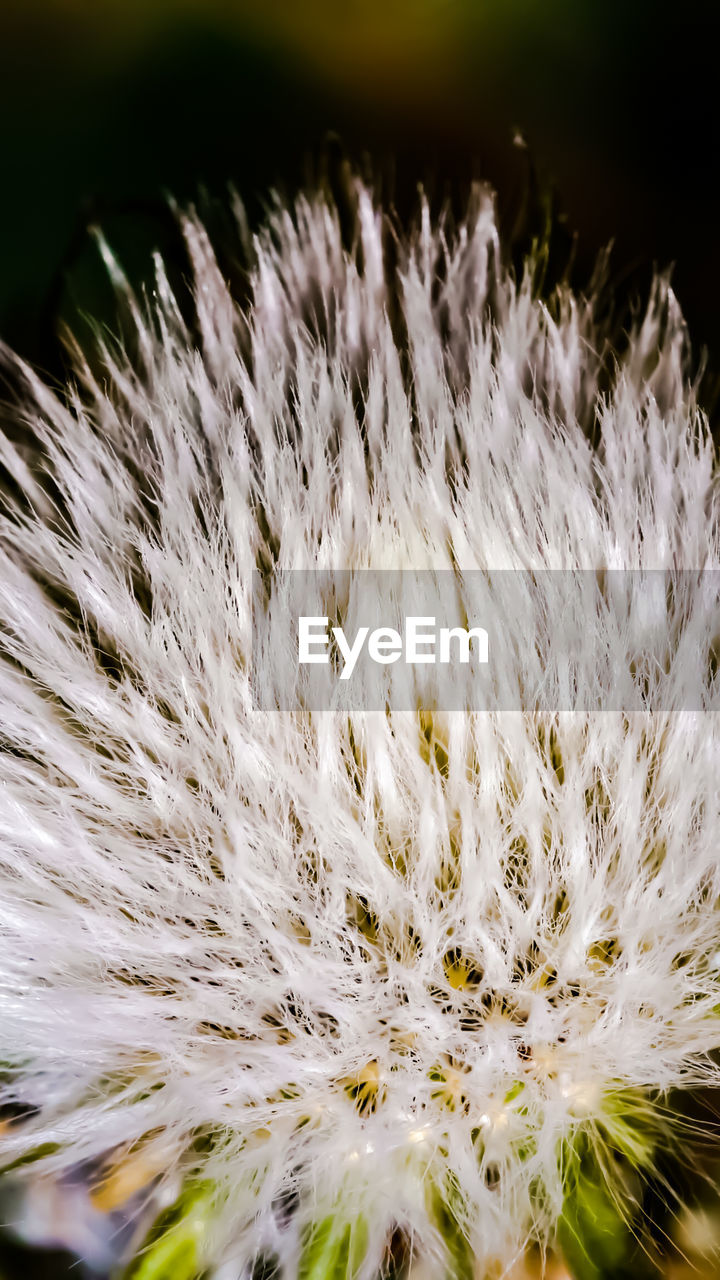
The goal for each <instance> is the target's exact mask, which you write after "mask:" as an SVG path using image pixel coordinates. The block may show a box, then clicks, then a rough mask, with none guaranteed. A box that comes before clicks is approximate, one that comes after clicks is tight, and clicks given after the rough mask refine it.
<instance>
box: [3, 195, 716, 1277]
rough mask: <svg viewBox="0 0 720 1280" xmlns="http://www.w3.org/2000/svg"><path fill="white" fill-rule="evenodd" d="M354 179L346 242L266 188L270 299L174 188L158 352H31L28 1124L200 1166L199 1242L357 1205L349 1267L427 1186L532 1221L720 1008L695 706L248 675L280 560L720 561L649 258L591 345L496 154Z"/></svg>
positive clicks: (24, 559) (105, 1161)
mask: <svg viewBox="0 0 720 1280" xmlns="http://www.w3.org/2000/svg"><path fill="white" fill-rule="evenodd" d="M355 200H356V209H355V220H354V226H355V231H354V236H355V239H354V240H353V242H352V243H351V244H348V242H347V241H346V240H344V239H343V235H342V232H341V227H340V220H339V216H338V214H337V211H336V210H335V209H334V207H333V206H332V205H331V204H329V203H328V202H327V201H326V200H324V199H321V198H319V197H318V198H316V199H300V200H299V201H298V202H297V204H296V205H295V206H294V208H293V209H288V208H285V207H284V206H283V205H281V204H279V203H278V204H277V205H276V207H275V208H274V211H272V212H271V214H270V217H269V221H268V224H267V226H266V227H265V229H264V230H263V231H262V232H260V233H259V234H258V236H257V237H256V239H255V242H254V262H253V266H252V273H251V286H252V287H251V295H252V304H251V305H250V306H249V307H248V308H246V309H245V310H244V311H242V310H241V309H240V308H239V307H238V306H237V305H236V304H235V302H234V301H233V299H232V297H231V295H230V292H229V289H228V287H227V285H226V283H225V281H224V279H223V277H222V275H221V273H220V270H219V268H218V265H217V262H216V259H215V257H214V255H213V251H212V248H211V246H210V243H209V241H208V238H207V235H206V233H205V231H204V229H203V227H202V226H201V225H200V223H199V222H198V221H197V219H196V218H195V217H194V216H193V215H188V216H186V217H184V219H183V230H184V234H185V237H186V242H187V245H188V251H189V254H190V257H191V260H192V263H193V267H194V272H195V280H196V293H195V299H196V310H197V326H198V334H199V337H198V336H197V335H195V334H194V332H192V331H191V330H190V329H189V327H188V324H187V323H186V321H185V320H184V319H183V318H182V316H181V313H180V309H179V307H178V305H177V302H176V300H175V298H174V296H173V293H172V290H171V288H170V285H169V283H168V280H167V278H166V275H165V271H164V267H163V265H162V263H161V262H160V261H158V263H157V268H156V269H157V282H156V288H155V291H154V294H153V297H152V301H151V303H150V304H148V305H147V306H144V305H141V304H140V303H138V302H137V301H136V300H135V299H134V297H133V295H132V294H131V292H130V291H129V290H128V289H127V288H126V286H125V285H124V284H123V283H122V278H121V277H118V275H117V269H116V267H115V266H114V265H113V276H114V278H115V279H116V282H117V284H118V288H119V289H120V290H121V293H122V297H123V302H124V305H125V307H126V308H127V309H128V312H129V314H130V315H131V317H132V322H133V325H134V334H135V339H134V348H135V352H134V354H133V356H132V357H131V356H130V355H129V354H127V353H126V351H125V350H124V349H122V348H121V347H119V346H116V345H112V344H110V343H109V342H108V343H107V344H106V345H105V347H104V349H103V352H102V358H103V373H102V376H100V375H98V374H97V373H95V372H93V371H92V370H91V367H90V365H89V364H88V363H86V362H85V361H84V359H83V357H82V355H81V353H80V352H79V351H78V352H76V353H75V358H76V362H77V364H76V381H75V383H74V384H73V386H72V387H70V388H68V390H67V392H66V393H65V394H63V395H59V394H55V393H54V392H52V391H50V390H49V389H48V388H47V387H46V386H44V385H43V383H42V382H41V380H40V379H39V378H38V377H37V376H36V375H35V374H34V373H33V372H32V371H31V370H30V369H28V368H27V367H25V366H23V365H21V364H20V363H19V362H18V361H16V360H15V359H14V358H13V357H11V356H10V355H8V354H6V355H5V356H4V359H5V360H6V361H7V362H9V363H10V364H11V365H12V367H13V370H14V376H15V377H16V379H18V380H19V381H20V383H21V385H22V403H21V408H20V411H19V413H20V418H21V420H22V422H23V424H24V425H25V427H26V433H25V436H24V437H23V439H22V441H19V440H18V438H17V437H18V433H17V432H12V431H10V432H8V433H6V435H5V436H3V437H2V438H1V439H0V463H1V464H2V467H3V468H4V476H5V479H4V484H3V489H2V503H3V511H2V524H1V526H0V558H1V564H0V607H1V609H2V618H3V637H2V648H3V661H2V665H1V666H0V696H1V697H2V702H3V707H4V724H3V728H2V732H3V737H4V743H5V751H4V754H3V755H2V763H1V765H0V768H1V769H2V787H1V788H0V827H1V830H2V842H1V844H0V879H1V881H2V908H1V909H0V919H1V920H2V929H1V930H0V972H1V973H2V975H3V977H2V986H1V988H0V1014H1V1017H0V1035H1V1037H2V1048H0V1059H2V1062H3V1064H7V1069H6V1070H4V1073H3V1077H2V1084H1V1086H0V1088H1V1089H2V1094H3V1097H4V1099H5V1100H6V1101H7V1102H18V1101H19V1102H21V1103H22V1104H24V1105H25V1106H26V1107H27V1112H28V1114H27V1118H26V1119H25V1120H24V1122H23V1123H22V1124H18V1125H14V1126H11V1127H9V1128H8V1129H7V1130H6V1132H4V1133H3V1134H2V1148H3V1153H4V1162H5V1163H7V1162H9V1161H11V1160H12V1159H14V1158H20V1157H21V1156H22V1155H23V1154H24V1153H25V1154H26V1153H28V1152H31V1151H37V1150H38V1149H40V1148H43V1150H44V1152H45V1154H44V1156H43V1166H42V1167H43V1168H45V1169H47V1171H48V1172H49V1173H52V1174H55V1175H56V1176H63V1175H64V1174H66V1173H67V1171H68V1170H71V1169H73V1168H76V1167H78V1166H81V1165H82V1166H84V1167H87V1168H90V1169H93V1170H95V1171H96V1173H95V1175H94V1176H95V1177H96V1179H97V1183H98V1188H97V1192H96V1200H97V1202H98V1204H100V1205H102V1204H103V1203H107V1204H108V1205H109V1204H111V1203H112V1204H113V1205H115V1203H116V1199H115V1197H116V1196H118V1195H122V1194H124V1188H127V1190H128V1194H131V1193H132V1194H141V1195H142V1194H144V1192H143V1190H142V1184H143V1183H144V1180H145V1179H144V1173H143V1171H144V1170H146V1171H147V1178H148V1180H149V1181H148V1182H147V1184H146V1187H145V1193H146V1194H147V1195H148V1196H151V1195H152V1187H153V1186H155V1188H156V1194H157V1195H158V1196H161V1195H162V1188H163V1187H164V1186H166V1185H168V1184H169V1182H170V1181H172V1179H177V1178H178V1177H181V1178H182V1177H185V1176H186V1174H187V1171H190V1173H191V1174H192V1176H193V1177H196V1178H200V1179H202V1180H203V1184H202V1185H208V1186H211V1187H212V1188H213V1192H212V1204H213V1212H212V1214H210V1216H209V1219H208V1215H207V1214H206V1212H205V1206H206V1201H205V1200H203V1199H202V1198H200V1199H199V1200H198V1201H197V1203H198V1205H199V1206H200V1208H199V1209H198V1211H197V1212H198V1214H199V1216H197V1217H192V1216H191V1217H190V1219H189V1221H191V1223H195V1222H197V1230H196V1234H197V1235H198V1236H200V1235H202V1236H203V1243H202V1248H203V1250H205V1255H204V1256H205V1257H206V1258H207V1259H209V1261H210V1262H211V1263H212V1264H215V1263H220V1262H221V1261H222V1260H223V1258H226V1257H232V1258H233V1259H234V1260H236V1261H237V1262H238V1264H239V1265H240V1266H249V1265H250V1264H251V1262H252V1259H253V1258H254V1257H255V1256H256V1255H257V1254H258V1253H259V1252H260V1251H261V1250H262V1249H265V1248H268V1249H271V1250H272V1251H273V1252H275V1253H276V1254H277V1256H278V1257H279V1258H280V1262H281V1264H282V1266H283V1267H284V1268H285V1274H286V1275H287V1276H288V1277H289V1276H292V1275H293V1274H295V1273H296V1270H297V1258H298V1250H299V1249H300V1247H301V1245H300V1242H301V1238H302V1233H303V1231H304V1230H305V1229H306V1227H307V1224H308V1223H312V1222H317V1221H318V1220H319V1219H322V1218H323V1215H324V1214H327V1213H335V1212H337V1213H340V1215H341V1216H342V1212H344V1211H345V1210H344V1209H342V1208H340V1209H339V1208H338V1206H339V1205H340V1206H349V1208H348V1209H347V1212H348V1213H350V1212H352V1214H354V1215H356V1216H357V1217H358V1218H360V1217H362V1218H363V1219H364V1221H365V1223H366V1224H367V1241H366V1247H365V1249H364V1252H363V1256H362V1261H361V1263H360V1264H359V1267H360V1273H361V1274H363V1275H365V1274H367V1275H368V1276H370V1275H372V1274H373V1269H374V1270H375V1271H376V1270H377V1268H378V1267H379V1265H380V1263H381V1261H382V1258H383V1256H384V1250H385V1248H386V1246H387V1242H388V1240H389V1238H390V1236H391V1234H392V1232H393V1231H394V1230H395V1229H397V1228H400V1229H402V1230H403V1231H404V1232H406V1234H407V1235H408V1237H409V1238H411V1239H412V1240H413V1249H414V1256H416V1257H418V1258H426V1259H427V1258H429V1259H431V1260H432V1259H434V1258H435V1259H436V1258H438V1257H439V1256H440V1251H441V1249H442V1235H443V1230H442V1228H441V1225H439V1220H438V1213H437V1211H436V1208H434V1207H433V1202H432V1200H431V1196H430V1193H429V1189H431V1188H433V1187H435V1188H438V1189H439V1194H440V1198H441V1200H442V1201H443V1202H444V1203H446V1204H448V1205H450V1206H451V1211H452V1214H453V1216H454V1218H455V1219H456V1221H457V1226H458V1230H459V1232H460V1233H461V1235H462V1236H463V1237H464V1238H465V1239H466V1240H467V1241H468V1242H469V1247H470V1248H471V1249H472V1251H473V1252H474V1253H475V1254H476V1255H477V1257H478V1258H480V1259H483V1258H485V1259H488V1260H489V1259H498V1258H499V1259H504V1260H505V1262H508V1261H510V1260H512V1258H513V1257H514V1256H515V1255H516V1254H517V1253H518V1251H519V1250H520V1249H521V1248H522V1247H523V1245H524V1244H525V1243H526V1242H527V1241H528V1240H529V1239H538V1240H540V1241H541V1242H543V1241H545V1240H546V1239H547V1238H548V1237H549V1235H550V1233H551V1232H552V1230H553V1227H554V1224H555V1222H556V1220H557V1217H558V1215H559V1213H560V1210H561V1207H562V1203H563V1195H564V1189H563V1169H562V1159H561V1156H560V1155H559V1153H560V1152H561V1151H562V1149H563V1144H564V1143H567V1142H569V1141H571V1139H572V1136H573V1134H574V1133H576V1132H577V1130H578V1129H579V1128H580V1127H582V1126H585V1127H586V1128H587V1130H588V1131H589V1132H592V1133H594V1134H595V1137H596V1139H597V1141H598V1142H601V1143H602V1142H606V1143H607V1144H608V1145H609V1146H612V1144H613V1141H614V1140H615V1139H614V1138H613V1134H614V1133H615V1132H616V1131H615V1130H613V1125H614V1124H616V1119H615V1110H614V1107H615V1103H614V1102H613V1099H617V1098H625V1099H626V1100H627V1099H630V1098H635V1099H638V1098H639V1099H643V1098H646V1097H650V1096H656V1095H658V1094H662V1093H663V1092H665V1091H667V1090H669V1089H670V1088H673V1087H676V1086H689V1085H692V1084H696V1083H704V1082H708V1081H713V1080H715V1078H716V1075H717V1068H716V1066H715V1065H714V1059H713V1058H712V1057H711V1054H712V1053H713V1051H714V1050H716V1049H717V1048H718V1045H719V1044H720V1023H719V1021H718V1015H717V1009H718V1005H719V1004H720V1000H719V999H718V977H717V971H718V955H719V954H720V952H718V915H717V902H718V900H719V894H720V871H719V869H718V834H719V832H720V814H719V812H718V798H717V785H716V748H717V728H716V721H715V719H714V718H713V717H711V716H707V715H702V714H695V713H692V712H688V711H683V710H682V708H681V706H680V705H679V704H676V703H673V700H672V696H671V695H668V710H667V712H666V713H664V714H663V715H658V716H655V717H650V718H648V717H644V718H640V717H638V718H636V719H633V718H632V717H628V716H625V715H623V714H620V713H617V714H616V713H610V712H604V713H602V714H600V713H598V714H597V715H595V716H588V715H578V714H573V713H562V714H558V715H556V716H554V717H546V718H545V719H544V720H543V719H541V720H540V721H538V718H537V717H536V716H534V715H533V714H532V713H531V712H529V711H528V712H522V713H517V714H514V713H507V714H479V713H478V714H475V713H470V712H468V713H445V714H443V713H442V712H437V713H433V714H432V715H428V716H426V717H424V718H423V717H422V716H420V715H418V714H413V713H400V712H398V713H393V714H384V713H371V712H367V713H363V714H360V713H358V714H357V715H354V716H350V717H344V718H343V717H340V716H333V715H332V714H320V715H317V716H311V715H302V714H298V713H292V712H286V713H283V712H278V713H272V714H269V713H265V712H262V711H260V710H258V709H257V707H256V706H254V704H253V700H252V694H251V687H250V667H251V626H250V622H251V618H250V613H251V607H250V602H251V583H250V579H251V574H252V571H253V569H255V568H257V567H258V565H261V564H263V565H270V564H272V565H276V566H279V567H282V568H287V569H292V568H294V569H299V568H314V567H327V568H341V569H362V568H367V567H371V568H389V567H392V568H414V569H453V570H455V571H456V572H457V573H458V581H459V583H461V581H462V572H463V571H469V570H473V569H476V568H482V567H492V568H495V569H502V568H508V569H512V568H515V569H568V568H582V569H598V570H599V569H613V568H617V569H630V568H660V569H666V568H687V569H707V568H717V567H718V566H719V565H720V555H719V546H718V522H717V505H716V504H717V481H716V461H715V454H714V449H713V446H712V442H711V439H710V436H709V433H708V429H707V425H706V422H705V420H704V418H703V416H702V414H701V412H700V411H699V409H698V408H697V405H696V402H695V395H694V391H693V389H692V387H691V385H690V384H689V382H688V379H687V377H686V374H685V349H686V339H685V332H684V327H683V323H682V319H681V316H680V313H679V309H678V306H677V303H676V300H675V298H674V295H673V294H672V291H671V290H670V288H669V286H668V284H667V281H666V280H663V279H660V280H658V281H657V282H656V285H655V286H654V291H653V294H652V297H651V300H650V303H649V306H648V309H647V312H646V314H645V316H644V318H643V319H642V320H641V322H639V323H638V324H637V326H636V327H635V329H634V330H633V331H632V332H631V334H630V337H629V341H628V343H627V346H626V349H625V350H624V352H623V353H620V354H618V355H617V358H616V365H615V367H614V369H613V371H612V377H611V378H610V379H609V380H608V376H607V374H608V369H609V367H610V365H609V362H608V360H607V359H606V356H607V353H606V350H605V346H604V344H605V341H606V335H605V334H604V333H603V331H602V327H601V325H600V320H599V318H598V311H599V309H598V307H597V300H596V298H595V296H594V295H592V294H591V295H589V296H588V297H583V296H580V295H577V296H575V295H573V294H572V293H571V292H570V291H569V290H568V289H567V288H565V287H562V288H561V289H559V290H558V291H557V293H556V294H555V295H554V297H553V299H552V301H551V303H543V302H542V301H540V300H539V299H538V298H537V297H536V296H535V292H534V289H533V284H532V273H531V272H530V271H528V273H527V275H526V276H525V277H524V278H523V279H522V280H520V281H519V282H516V281H515V280H514V279H513V278H512V276H511V274H509V273H508V272H507V270H506V269H505V268H504V267H503V265H502V261H503V259H502V253H501V246H500V242H499V236H498V231H497V226H496V221H495V216H494V211H493V205H492V201H491V199H490V198H489V197H488V196H487V195H486V194H485V193H484V192H482V191H478V192H476V193H475V195H474V197H473V200H472V202H471V205H470V208H469V211H468V215H467V218H466V220H465V221H464V222H463V223H462V224H460V225H459V226H458V227H457V228H455V229H452V228H451V227H450V225H449V224H447V223H445V224H444V223H442V222H440V223H439V224H438V223H437V222H433V220H432V219H431V217H430V214H429V212H428V209H427V207H426V206H423V212H422V216H421V218H420V221H419V225H418V228H417V230H416V231H415V232H414V233H413V234H412V235H409V236H408V237H407V238H406V239H404V240H401V241H400V242H399V243H396V244H395V245H394V257H392V259H391V255H390V253H389V238H390V230H389V225H388V223H387V222H386V220H385V219H384V217H383V215H382V213H381V212H380V210H379V209H378V208H377V207H376V205H375V203H374V201H373V198H372V196H371V194H370V193H369V192H368V191H367V190H366V189H365V188H364V187H363V186H361V185H359V184H358V185H357V187H356V189H355ZM106 252H108V251H106ZM601 625H602V620H601V619H600V620H598V619H594V618H593V619H589V620H588V626H589V627H597V626H601ZM519 674H520V675H521V674H522V673H521V672H520V673H519ZM628 1105H629V1104H628ZM633 1105H635V1106H636V1114H641V1113H642V1110H643V1106H645V1103H643V1102H638V1103H637V1104H633ZM647 1107H648V1111H649V1112H651V1110H652V1108H651V1104H650V1103H649V1102H648V1103H647ZM616 1136H617V1135H616ZM617 1140H618V1141H619V1139H617ZM627 1141H629V1139H627ZM5 1157H7V1159H6V1160H5ZM123 1170H124V1171H123ZM188 1176H189V1175H188ZM152 1179H156V1182H155V1183H153V1182H152ZM173 1185H174V1184H173ZM539 1187H540V1188H542V1194H539V1193H538V1188H539ZM148 1188H149V1189H148ZM288 1197H293V1198H294V1202H295V1208H294V1210H293V1212H292V1213H286V1212H284V1210H283V1207H282V1206H283V1205H284V1204H286V1203H287V1201H288ZM157 1203H158V1204H159V1203H160V1201H159V1200H158V1202H157ZM201 1210H202V1211H201ZM208 1221H209V1225H208ZM193 1230H195V1227H193ZM418 1265H419V1264H418ZM293 1268H295V1270H293Z"/></svg>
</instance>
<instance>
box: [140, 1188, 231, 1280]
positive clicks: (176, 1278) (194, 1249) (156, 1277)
mask: <svg viewBox="0 0 720 1280" xmlns="http://www.w3.org/2000/svg"><path fill="white" fill-rule="evenodd" d="M214 1192H215V1188H214V1187H213V1184H212V1183H208V1182H203V1183H194V1184H193V1185H192V1186H189V1187H186V1188H185V1189H184V1190H183V1192H182V1193H181V1195H180V1196H179V1197H178V1199H177V1200H176V1201H175V1204H174V1205H172V1207H171V1208H170V1209H167V1210H166V1211H165V1212H164V1213H163V1214H161V1215H160V1217H159V1218H158V1219H157V1221H156V1222H155V1224H154V1226H153V1228H152V1230H151V1232H150V1236H149V1238H148V1241H147V1242H146V1244H144V1245H143V1247H142V1248H141V1250H140V1251H139V1252H138V1253H137V1254H136V1255H135V1257H134V1258H133V1260H132V1262H131V1263H130V1265H129V1266H128V1267H127V1268H126V1270H125V1271H124V1273H123V1277H122V1280H199V1277H201V1276H202V1274H203V1272H204V1270H205V1262H204V1258H203V1254H204V1248H203V1246H204V1241H205V1235H206V1232H207V1225H208V1222H209V1220H210V1218H211V1216H212V1214H213V1212H214V1201H215V1195H214Z"/></svg>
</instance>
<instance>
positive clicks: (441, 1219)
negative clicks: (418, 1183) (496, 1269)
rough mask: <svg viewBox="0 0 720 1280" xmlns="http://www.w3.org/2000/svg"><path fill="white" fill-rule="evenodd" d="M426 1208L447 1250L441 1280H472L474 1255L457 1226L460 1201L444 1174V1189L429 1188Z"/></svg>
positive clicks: (450, 1181)
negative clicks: (444, 1268)
mask: <svg viewBox="0 0 720 1280" xmlns="http://www.w3.org/2000/svg"><path fill="white" fill-rule="evenodd" d="M428 1208H429V1211H430V1215H431V1217H432V1219H433V1221H434V1223H435V1225H436V1227H437V1229H438V1231H439V1232H440V1235H441V1236H442V1239H443V1243H444V1245H445V1248H446V1250H447V1262H446V1271H445V1278H444V1280H473V1277H474V1276H475V1275H476V1267H475V1255H474V1253H473V1251H472V1249H471V1247H470V1244H469V1242H468V1240H467V1237H466V1236H465V1234H464V1232H463V1230H462V1228H461V1226H460V1221H459V1219H460V1210H461V1209H462V1208H463V1199H462V1193H461V1191H460V1189H459V1187H458V1186H457V1183H456V1182H455V1180H454V1179H453V1178H452V1177H450V1176H449V1175H448V1177H447V1178H446V1185H445V1187H444V1189H441V1188H440V1187H438V1186H436V1185H434V1186H432V1187H431V1188H430V1190H429V1193H428Z"/></svg>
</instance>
